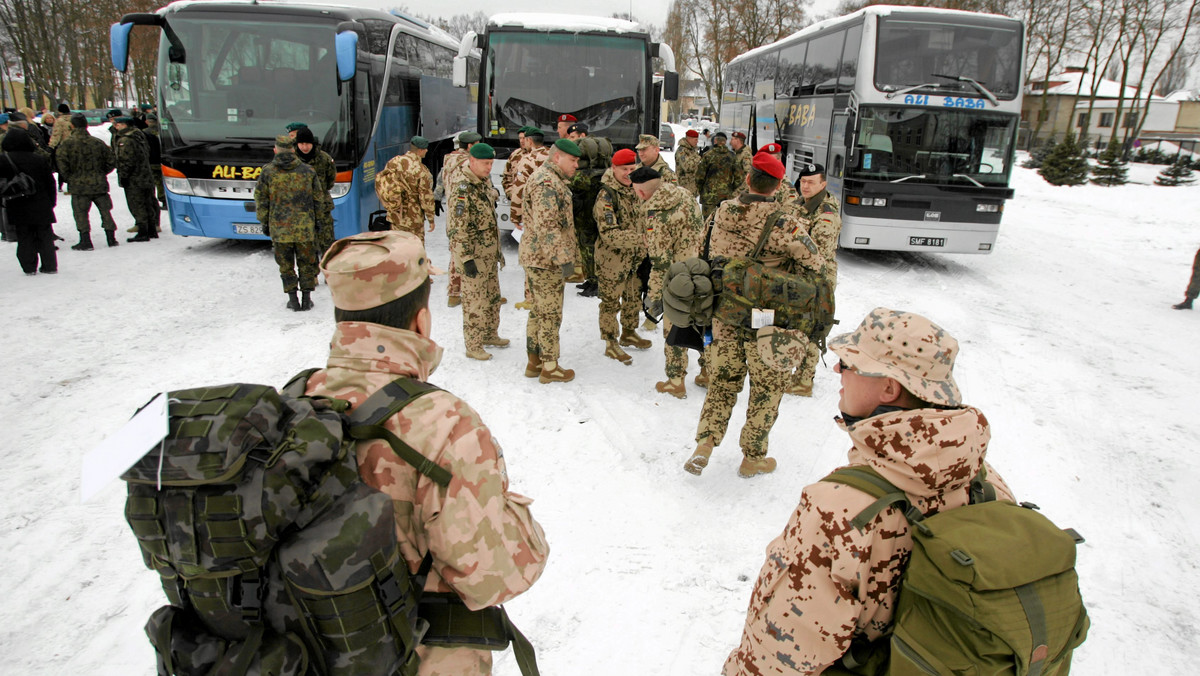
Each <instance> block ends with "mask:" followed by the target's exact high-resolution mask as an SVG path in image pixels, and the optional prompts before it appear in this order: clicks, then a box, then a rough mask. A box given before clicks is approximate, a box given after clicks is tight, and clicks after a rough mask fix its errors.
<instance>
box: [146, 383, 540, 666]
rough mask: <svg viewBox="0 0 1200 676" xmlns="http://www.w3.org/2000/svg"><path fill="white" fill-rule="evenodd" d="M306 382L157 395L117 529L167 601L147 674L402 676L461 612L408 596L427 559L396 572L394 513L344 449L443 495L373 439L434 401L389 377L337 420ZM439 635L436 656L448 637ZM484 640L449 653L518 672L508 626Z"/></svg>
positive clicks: (337, 404)
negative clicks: (162, 429)
mask: <svg viewBox="0 0 1200 676" xmlns="http://www.w3.org/2000/svg"><path fill="white" fill-rule="evenodd" d="M313 371H315V369H312V370H309V371H305V372H303V373H301V374H299V375H297V376H296V377H295V378H293V379H292V380H291V381H290V382H289V383H288V384H287V385H286V386H285V387H284V388H283V390H282V391H279V392H277V391H276V390H275V388H273V387H269V386H266V385H250V384H231V385H222V386H217V387H205V388H197V389H190V390H180V391H175V392H171V393H169V394H168V402H169V405H168V412H169V420H170V422H169V433H168V434H167V437H166V438H165V439H164V440H163V442H162V444H161V445H160V447H159V448H156V449H154V450H152V451H151V452H150V453H148V454H147V455H146V456H144V457H143V458H142V459H141V460H140V461H138V463H137V464H135V465H134V466H133V467H132V468H131V469H130V470H129V471H127V472H126V473H125V474H124V475H122V478H123V479H124V480H125V481H126V482H127V484H128V489H129V496H128V498H127V500H126V506H125V516H126V520H127V521H128V522H129V525H130V527H131V528H132V529H133V532H134V535H136V536H137V540H138V544H139V546H140V547H141V551H142V557H143V560H144V561H145V563H146V566H147V567H149V568H150V569H151V570H154V571H156V572H157V573H158V574H159V576H160V578H161V583H162V587H163V591H164V592H165V593H166V596H167V599H168V600H169V601H170V605H168V606H164V607H162V608H160V609H159V610H157V611H155V612H154V613H153V614H152V615H151V617H150V620H149V622H148V623H147V624H146V633H147V634H148V635H149V637H150V642H151V643H152V644H153V645H154V648H155V651H156V653H157V659H158V673H159V674H187V675H191V674H223V675H224V674H228V675H231V676H235V675H241V674H254V675H264V676H265V675H266V674H271V675H272V676H292V675H295V676H308V675H321V676H326V675H345V676H350V675H357V674H399V675H402V676H412V675H414V674H416V673H417V668H418V666H419V659H418V657H417V653H416V646H417V645H418V644H420V643H422V642H425V643H433V642H432V641H430V640H429V639H430V636H428V635H427V631H428V630H429V627H430V622H431V621H432V622H435V623H438V624H444V623H445V620H446V618H447V617H458V616H459V615H464V614H465V615H472V614H473V613H472V612H471V611H469V610H467V609H466V608H465V606H462V605H461V602H460V603H458V604H451V603H449V602H448V600H447V599H446V598H444V597H443V598H435V596H440V595H432V594H431V595H428V598H422V591H423V590H424V585H425V579H426V575H427V574H428V572H429V570H430V567H431V566H432V561H433V560H432V557H431V556H430V555H429V554H426V556H425V559H424V561H422V563H421V566H420V568H419V570H418V572H417V573H416V574H412V573H410V571H409V569H408V564H407V562H406V561H405V559H404V557H403V556H401V554H400V549H399V545H398V541H397V538H396V526H395V517H394V514H393V507H392V501H391V499H390V498H389V497H388V496H387V495H385V494H383V493H381V492H378V491H376V490H374V489H372V488H370V487H368V486H366V485H365V484H363V483H362V482H361V480H360V479H359V476H358V463H357V460H356V457H355V452H354V445H355V442H356V441H358V440H362V439H375V438H379V439H386V440H387V441H388V442H389V444H390V445H391V447H392V449H393V450H394V451H395V452H396V454H397V455H398V456H400V457H401V458H402V459H403V460H405V461H406V462H408V463H409V464H411V465H412V466H414V467H416V468H417V469H418V470H419V471H420V472H421V473H422V474H424V475H425V476H427V477H429V478H430V479H432V480H433V481H435V482H436V483H437V484H438V485H440V486H443V487H444V486H447V485H449V482H450V479H451V475H450V473H449V472H448V471H447V470H446V469H444V468H442V467H441V466H439V465H437V464H435V463H434V462H432V461H430V460H428V459H426V458H425V457H424V456H422V455H421V454H420V453H418V452H417V451H415V450H414V449H412V448H411V447H410V446H408V445H407V444H406V443H405V442H404V441H403V440H401V439H400V438H399V437H397V436H396V435H395V434H393V433H392V432H391V431H389V430H387V429H386V428H384V427H383V422H384V421H386V420H387V419H388V418H390V417H391V416H393V415H395V414H396V413H397V412H398V411H400V410H401V409H402V408H404V407H405V406H406V405H408V404H409V403H410V402H412V401H413V400H415V399H416V398H418V397H420V396H422V395H424V394H426V393H428V392H431V391H433V390H436V389H437V388H436V387H434V386H432V385H428V384H426V383H422V382H419V381H415V380H411V379H407V378H401V379H398V380H396V381H393V382H392V383H390V384H389V385H387V386H386V387H384V388H383V389H381V390H380V391H378V392H376V393H375V394H373V395H372V396H371V397H369V398H368V399H367V401H365V402H363V404H362V405H361V406H359V407H358V408H356V409H355V410H354V411H353V412H350V413H347V411H348V409H349V403H348V402H345V401H342V400H338V399H329V398H323V397H307V396H305V395H304V391H305V387H306V383H307V381H308V377H309V376H310V375H311V374H312V372H313ZM487 610H492V611H493V612H495V611H496V610H497V609H487ZM498 612H499V613H500V614H501V615H503V609H502V608H500V609H498ZM467 619H468V620H470V619H473V618H467ZM475 624H476V625H478V624H479V623H478V622H476V623H475ZM473 626H474V625H473ZM449 629H450V628H445V627H443V631H442V636H441V637H440V640H439V641H438V642H439V643H440V644H443V645H450V644H452V643H453V642H454V641H456V640H459V638H460V637H456V636H454V635H453V632H451V633H449V634H447V631H448V630H449ZM454 629H458V630H459V631H458V633H463V632H462V626H461V623H460V625H459V626H458V627H454ZM484 629H485V630H484V631H480V629H479V628H478V627H477V626H476V628H474V629H472V630H471V631H469V632H466V633H468V634H472V635H473V638H463V639H461V641H462V642H464V643H469V644H472V645H473V646H474V647H481V646H480V644H481V643H482V644H483V645H486V646H487V648H490V649H493V650H495V649H499V650H503V649H504V648H505V647H507V645H508V644H509V639H511V640H512V642H513V643H514V646H515V647H516V651H517V656H518V662H520V663H521V666H522V671H523V672H525V666H526V662H532V660H533V656H532V646H529V644H528V642H527V641H525V640H524V637H523V636H520V633H519V632H517V631H516V630H515V628H512V627H511V625H509V624H508V623H507V616H506V615H503V616H502V617H500V618H499V619H498V620H497V621H495V622H492V623H491V624H490V625H488V627H485V628H484ZM448 637H449V638H448ZM532 673H535V674H536V673H537V671H536V665H534V667H533V671H532Z"/></svg>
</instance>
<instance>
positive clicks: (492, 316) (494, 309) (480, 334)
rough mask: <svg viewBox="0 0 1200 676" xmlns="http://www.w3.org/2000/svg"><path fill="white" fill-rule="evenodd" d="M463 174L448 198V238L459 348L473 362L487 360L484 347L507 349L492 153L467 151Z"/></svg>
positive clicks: (484, 147) (481, 146) (476, 148)
mask: <svg viewBox="0 0 1200 676" xmlns="http://www.w3.org/2000/svg"><path fill="white" fill-rule="evenodd" d="M469 154H470V158H469V159H468V160H467V170H466V171H464V172H463V174H462V177H463V178H462V180H460V181H459V182H458V183H457V184H456V185H455V189H454V194H453V195H451V202H450V204H449V205H447V206H448V208H449V209H450V214H449V216H448V217H447V219H446V234H447V235H448V236H449V237H450V248H451V250H452V251H453V252H454V259H455V260H457V261H458V263H459V265H461V266H462V275H463V281H462V308H463V344H464V345H466V347H467V356H468V357H470V358H471V359H478V360H480V361H487V360H488V359H491V358H492V355H491V354H490V353H488V352H487V351H485V350H484V349H483V348H484V346H485V345H494V346H496V347H507V346H508V339H506V338H501V337H500V334H499V333H498V331H499V329H500V277H499V274H500V272H499V270H497V268H496V266H497V264H499V263H501V262H502V261H503V256H501V254H500V229H499V228H498V227H497V225H496V200H497V199H498V198H499V194H498V193H497V192H496V189H495V188H494V187H492V182H491V179H490V177H491V174H492V162H493V161H495V158H496V151H495V150H494V149H493V148H492V147H491V146H490V145H488V144H486V143H476V144H475V145H473V146H471V150H470V152H469Z"/></svg>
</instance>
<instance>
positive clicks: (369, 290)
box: [321, 230, 429, 310]
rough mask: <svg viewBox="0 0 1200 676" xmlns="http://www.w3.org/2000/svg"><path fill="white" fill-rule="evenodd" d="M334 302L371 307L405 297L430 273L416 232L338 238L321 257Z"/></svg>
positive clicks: (342, 306)
mask: <svg viewBox="0 0 1200 676" xmlns="http://www.w3.org/2000/svg"><path fill="white" fill-rule="evenodd" d="M321 272H324V273H325V279H326V280H327V281H328V282H329V291H330V293H331V294H333V305H334V306H335V307H337V308H340V309H342V310H369V309H370V308H373V307H379V306H380V305H384V304H386V303H390V302H392V301H394V300H396V299H397V298H403V297H404V296H407V295H408V294H409V293H411V292H412V291H413V290H414V289H416V288H417V287H419V286H421V284H422V283H423V282H424V281H425V279H426V278H427V277H429V258H428V257H427V256H426V255H425V247H424V246H423V245H422V244H421V240H420V239H419V238H418V237H417V236H416V235H414V234H411V233H408V232H401V231H399V230H386V231H383V232H364V233H361V234H358V235H352V236H350V237H346V238H343V239H339V240H337V241H336V242H334V243H333V246H331V247H329V251H327V252H326V253H325V257H324V258H322V259H321Z"/></svg>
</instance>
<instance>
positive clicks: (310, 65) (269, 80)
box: [158, 13, 354, 160]
mask: <svg viewBox="0 0 1200 676" xmlns="http://www.w3.org/2000/svg"><path fill="white" fill-rule="evenodd" d="M169 23H170V29H172V30H174V31H175V33H176V34H178V35H179V38H180V40H181V41H182V43H183V45H184V48H185V50H186V54H187V62H186V63H171V62H170V61H169V60H168V58H167V50H168V48H169V45H168V41H167V40H163V41H162V44H161V46H160V54H159V63H160V71H159V77H158V81H159V83H161V93H162V98H161V100H162V109H161V111H160V113H161V115H160V124H161V125H162V132H163V134H162V135H163V139H164V144H163V145H164V148H163V149H164V152H172V151H174V152H175V153H182V154H186V153H187V151H188V150H193V149H195V150H200V149H211V148H212V147H213V146H214V144H227V143H231V142H233V143H249V144H258V145H261V144H265V143H269V142H270V140H271V139H273V138H274V137H275V136H276V135H278V134H281V133H283V131H284V128H285V127H286V125H287V124H288V123H289V122H292V121H303V122H305V123H306V124H308V126H309V127H310V128H311V129H312V131H313V134H314V135H315V136H316V138H317V140H318V141H320V142H321V144H322V147H323V148H324V149H325V150H326V151H327V152H329V153H330V154H331V155H333V157H334V159H335V160H347V159H353V155H354V143H353V138H354V137H353V134H352V133H351V127H352V124H351V123H352V119H353V116H352V114H351V111H352V109H351V97H350V95H349V83H346V93H345V94H343V95H339V94H338V91H337V87H338V79H337V70H336V66H335V54H334V35H333V26H332V25H331V24H329V23H322V22H311V21H310V22H305V21H304V20H303V19H301V18H299V17H295V18H290V17H289V19H288V20H280V17H279V15H272V16H264V17H262V18H259V17H256V16H254V15H252V14H238V15H237V16H236V18H219V17H218V16H217V15H214V14H210V13H204V14H199V15H195V14H194V15H190V16H180V15H173V16H172V17H171V18H170V20H169Z"/></svg>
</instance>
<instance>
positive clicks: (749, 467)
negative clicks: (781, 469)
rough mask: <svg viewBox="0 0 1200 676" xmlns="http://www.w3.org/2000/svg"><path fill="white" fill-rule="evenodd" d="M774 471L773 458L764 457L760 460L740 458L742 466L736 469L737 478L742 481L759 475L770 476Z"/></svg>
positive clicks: (748, 457) (747, 457)
mask: <svg viewBox="0 0 1200 676" xmlns="http://www.w3.org/2000/svg"><path fill="white" fill-rule="evenodd" d="M774 471H775V458H768V457H766V456H764V457H761V458H751V457H750V456H746V457H744V458H742V465H741V466H740V467H738V476H740V477H742V478H743V479H749V478H751V477H754V476H758V475H759V474H770V473H771V472H774Z"/></svg>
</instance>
